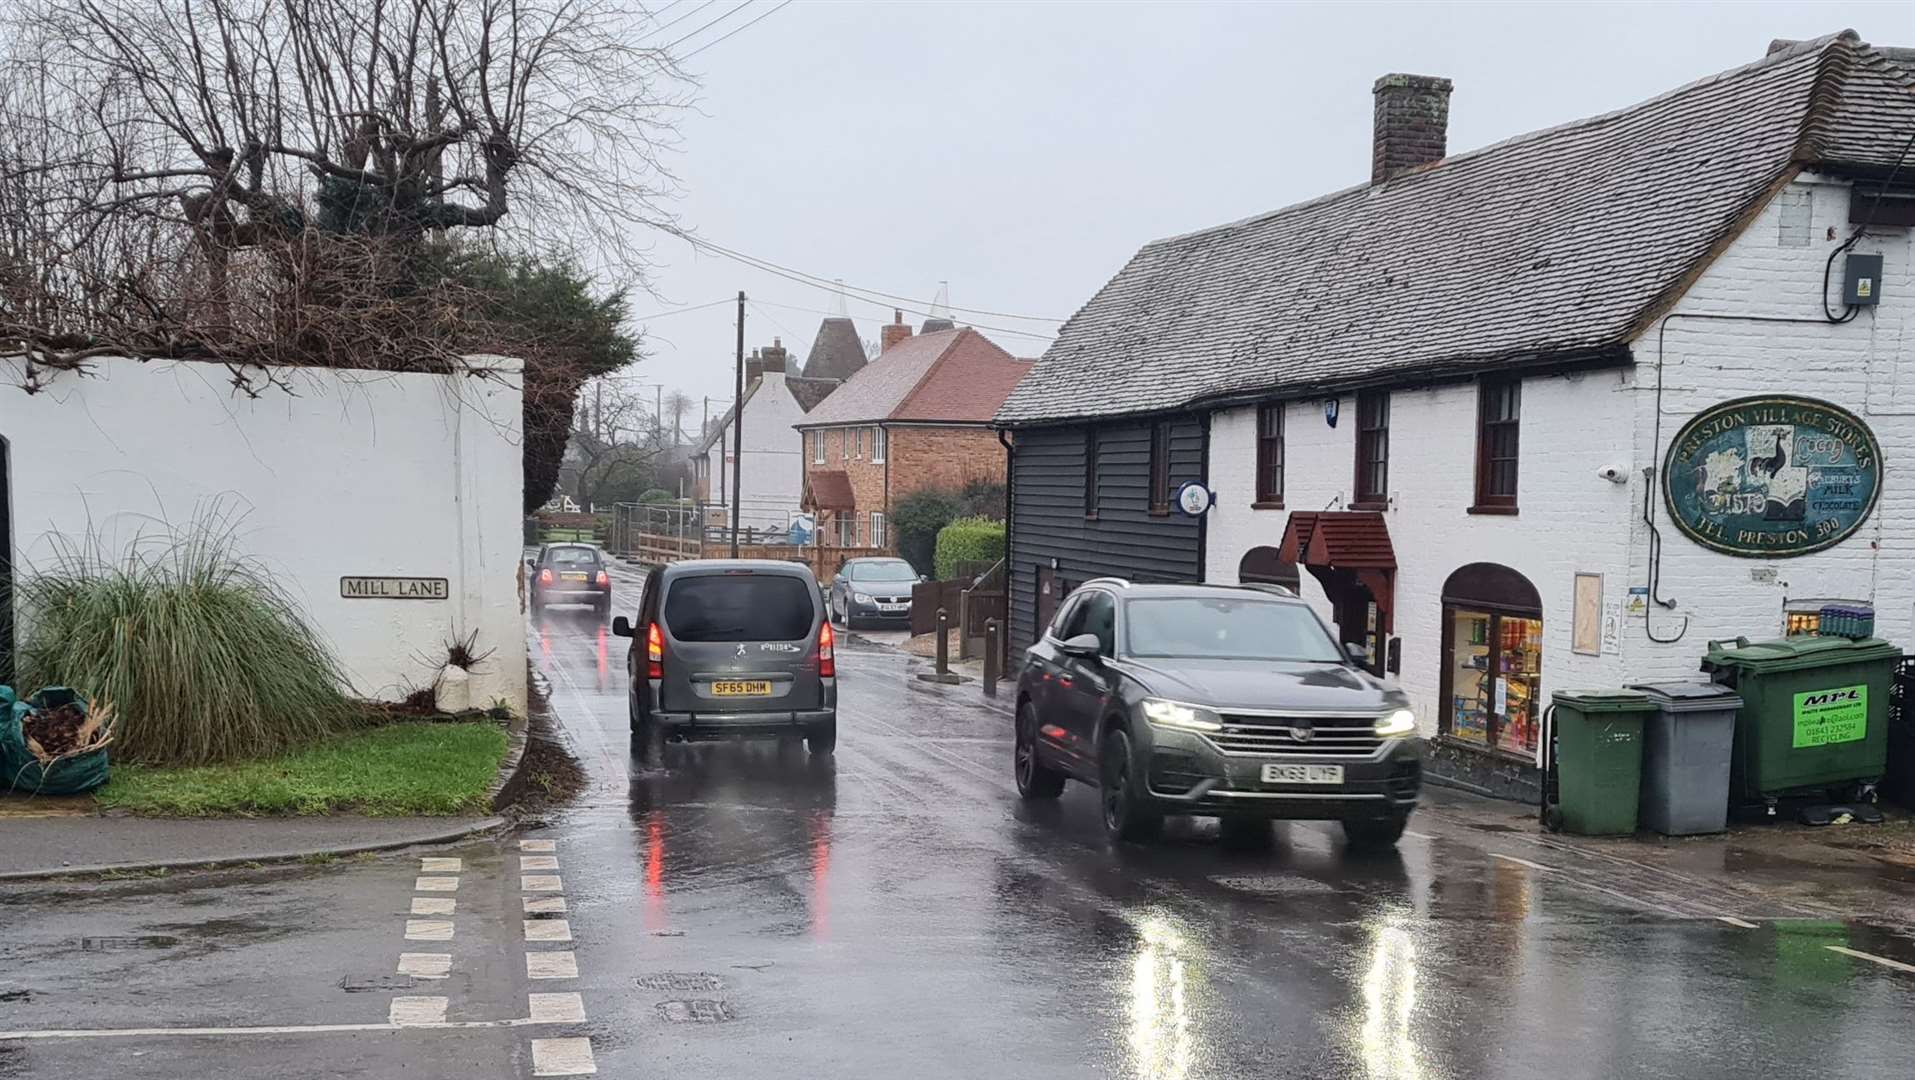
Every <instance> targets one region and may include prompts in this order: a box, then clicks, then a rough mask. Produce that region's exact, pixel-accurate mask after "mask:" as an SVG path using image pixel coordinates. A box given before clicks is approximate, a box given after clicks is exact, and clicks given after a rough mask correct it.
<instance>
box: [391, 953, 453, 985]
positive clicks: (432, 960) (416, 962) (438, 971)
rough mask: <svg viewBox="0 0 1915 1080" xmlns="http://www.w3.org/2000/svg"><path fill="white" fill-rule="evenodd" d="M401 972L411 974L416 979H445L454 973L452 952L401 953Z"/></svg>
mask: <svg viewBox="0 0 1915 1080" xmlns="http://www.w3.org/2000/svg"><path fill="white" fill-rule="evenodd" d="M399 974H401V975H410V976H412V977H413V978H415V979H443V978H445V977H446V976H448V975H450V974H452V954H450V953H425V952H407V953H400V954H399Z"/></svg>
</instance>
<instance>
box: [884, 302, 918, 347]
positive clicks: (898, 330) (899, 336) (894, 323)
mask: <svg viewBox="0 0 1915 1080" xmlns="http://www.w3.org/2000/svg"><path fill="white" fill-rule="evenodd" d="M910 336H911V324H910V323H908V322H905V321H904V312H902V311H899V310H897V309H896V308H893V309H892V311H891V321H890V322H889V323H888V324H886V325H885V328H884V329H883V330H881V331H879V332H878V341H879V342H880V344H879V346H878V353H879V355H883V354H885V353H888V352H890V351H891V346H893V345H896V344H897V343H898V342H900V341H903V340H904V339H905V338H908V337H910Z"/></svg>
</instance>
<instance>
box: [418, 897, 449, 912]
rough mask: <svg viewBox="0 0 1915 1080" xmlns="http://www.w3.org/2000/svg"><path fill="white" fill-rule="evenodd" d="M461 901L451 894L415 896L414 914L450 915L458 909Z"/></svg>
mask: <svg viewBox="0 0 1915 1080" xmlns="http://www.w3.org/2000/svg"><path fill="white" fill-rule="evenodd" d="M458 906H459V902H458V901H457V900H454V899H453V898H451V897H450V896H415V897H413V898H412V912H411V914H414V915H450V914H452V913H453V912H454V911H455V910H457V909H458Z"/></svg>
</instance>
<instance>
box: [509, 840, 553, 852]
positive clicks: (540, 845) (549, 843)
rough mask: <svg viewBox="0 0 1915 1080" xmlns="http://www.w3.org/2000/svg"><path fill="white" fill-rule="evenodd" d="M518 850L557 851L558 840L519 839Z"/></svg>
mask: <svg viewBox="0 0 1915 1080" xmlns="http://www.w3.org/2000/svg"><path fill="white" fill-rule="evenodd" d="M519 850H520V851H557V850H558V841H556V840H521V841H519Z"/></svg>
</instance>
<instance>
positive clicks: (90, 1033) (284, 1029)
mask: <svg viewBox="0 0 1915 1080" xmlns="http://www.w3.org/2000/svg"><path fill="white" fill-rule="evenodd" d="M569 1022H570V1021H559V1020H541V1019H535V1018H532V1017H521V1018H520V1019H517V1020H447V1021H445V1022H443V1023H437V1024H394V1023H391V1022H387V1023H384V1024H282V1025H278V1026H274V1027H178V1028H165V1027H158V1028H48V1029H42V1030H38V1031H0V1043H4V1042H10V1041H29V1040H40V1039H126V1038H137V1039H150V1038H154V1037H157V1036H164V1035H185V1036H189V1037H192V1038H206V1037H208V1036H217V1035H239V1036H248V1037H251V1036H259V1035H332V1034H337V1033H340V1032H354V1031H402V1030H404V1031H457V1030H464V1029H477V1028H516V1027H531V1026H533V1025H537V1024H555V1023H569Z"/></svg>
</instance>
